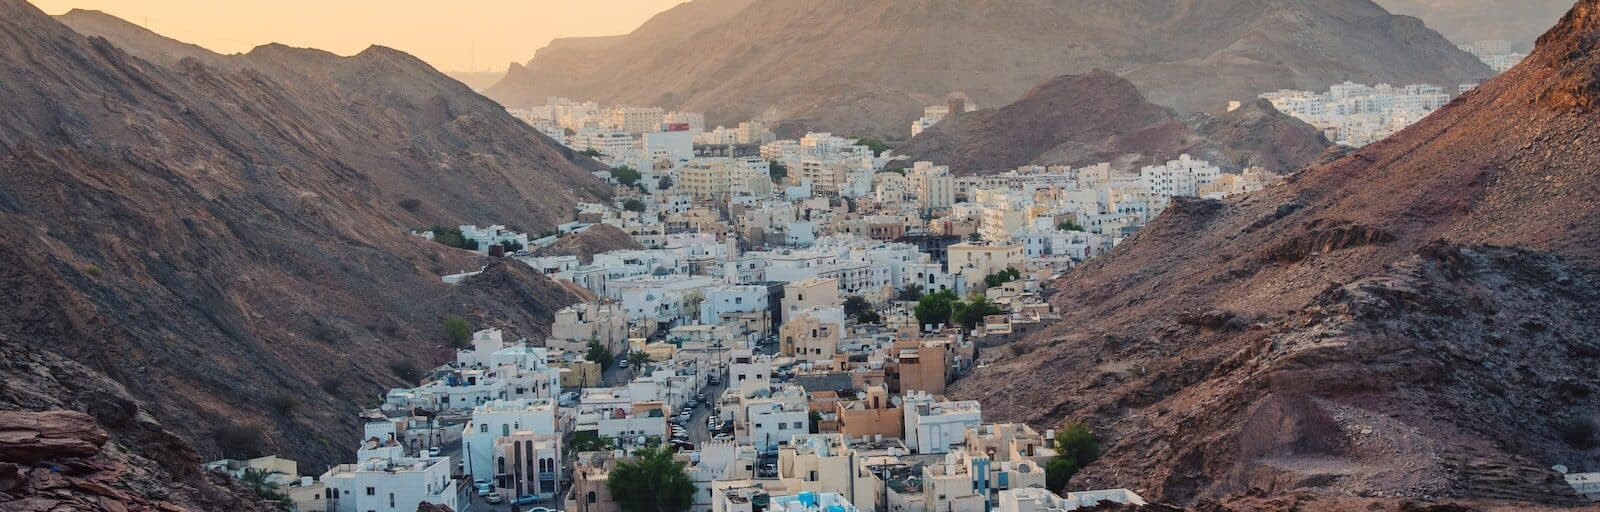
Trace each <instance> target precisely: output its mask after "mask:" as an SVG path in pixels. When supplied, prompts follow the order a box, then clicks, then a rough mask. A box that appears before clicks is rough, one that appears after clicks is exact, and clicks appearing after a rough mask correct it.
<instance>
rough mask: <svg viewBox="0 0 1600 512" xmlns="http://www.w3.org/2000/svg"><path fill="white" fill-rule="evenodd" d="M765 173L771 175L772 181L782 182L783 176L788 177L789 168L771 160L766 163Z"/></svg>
mask: <svg viewBox="0 0 1600 512" xmlns="http://www.w3.org/2000/svg"><path fill="white" fill-rule="evenodd" d="M767 175H768V176H771V177H772V181H775V182H778V183H782V182H783V180H784V179H785V178H788V177H789V168H788V167H785V166H784V165H783V164H780V163H777V162H772V163H770V164H768V165H767Z"/></svg>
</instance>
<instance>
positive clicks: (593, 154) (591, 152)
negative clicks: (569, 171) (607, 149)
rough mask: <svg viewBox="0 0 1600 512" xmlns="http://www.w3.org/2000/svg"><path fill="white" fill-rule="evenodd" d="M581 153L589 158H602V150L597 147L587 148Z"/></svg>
mask: <svg viewBox="0 0 1600 512" xmlns="http://www.w3.org/2000/svg"><path fill="white" fill-rule="evenodd" d="M581 153H583V155H584V156H587V157H589V158H600V150H598V149H595V148H589V149H585V150H583V151H582V152H581Z"/></svg>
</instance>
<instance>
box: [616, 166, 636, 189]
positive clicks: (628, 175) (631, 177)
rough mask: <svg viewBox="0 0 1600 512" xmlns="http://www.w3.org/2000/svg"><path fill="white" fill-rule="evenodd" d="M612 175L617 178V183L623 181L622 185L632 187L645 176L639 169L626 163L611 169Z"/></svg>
mask: <svg viewBox="0 0 1600 512" xmlns="http://www.w3.org/2000/svg"><path fill="white" fill-rule="evenodd" d="M611 177H612V178H613V179H616V180H617V183H621V184H622V186H624V187H631V186H633V185H634V184H635V183H638V182H639V178H642V177H644V176H643V175H641V174H639V171H635V170H633V168H632V167H628V166H626V165H624V166H622V167H615V168H612V169H611Z"/></svg>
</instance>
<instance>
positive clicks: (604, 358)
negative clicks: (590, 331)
mask: <svg viewBox="0 0 1600 512" xmlns="http://www.w3.org/2000/svg"><path fill="white" fill-rule="evenodd" d="M584 357H585V358H587V359H588V360H590V361H594V362H595V363H598V364H599V365H600V367H601V368H610V367H611V363H614V362H616V360H617V356H616V354H612V353H611V349H610V348H607V347H606V346H605V345H603V344H601V343H600V341H599V340H589V353H588V354H586V355H585V356H584Z"/></svg>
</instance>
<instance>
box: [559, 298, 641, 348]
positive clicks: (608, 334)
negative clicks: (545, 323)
mask: <svg viewBox="0 0 1600 512" xmlns="http://www.w3.org/2000/svg"><path fill="white" fill-rule="evenodd" d="M591 340H593V341H598V342H600V344H601V345H605V346H606V348H608V349H610V350H611V352H612V353H613V354H616V353H621V351H622V349H623V348H624V344H625V343H626V342H627V341H628V313H627V311H626V310H625V309H623V307H622V304H619V303H616V302H583V303H578V304H573V305H571V306H567V307H564V308H561V310H560V311H557V312H556V318H555V323H554V324H552V325H551V326H550V339H549V340H548V341H546V342H545V346H547V347H550V348H555V349H561V350H565V351H568V352H572V353H575V354H586V353H588V351H589V341H591Z"/></svg>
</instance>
